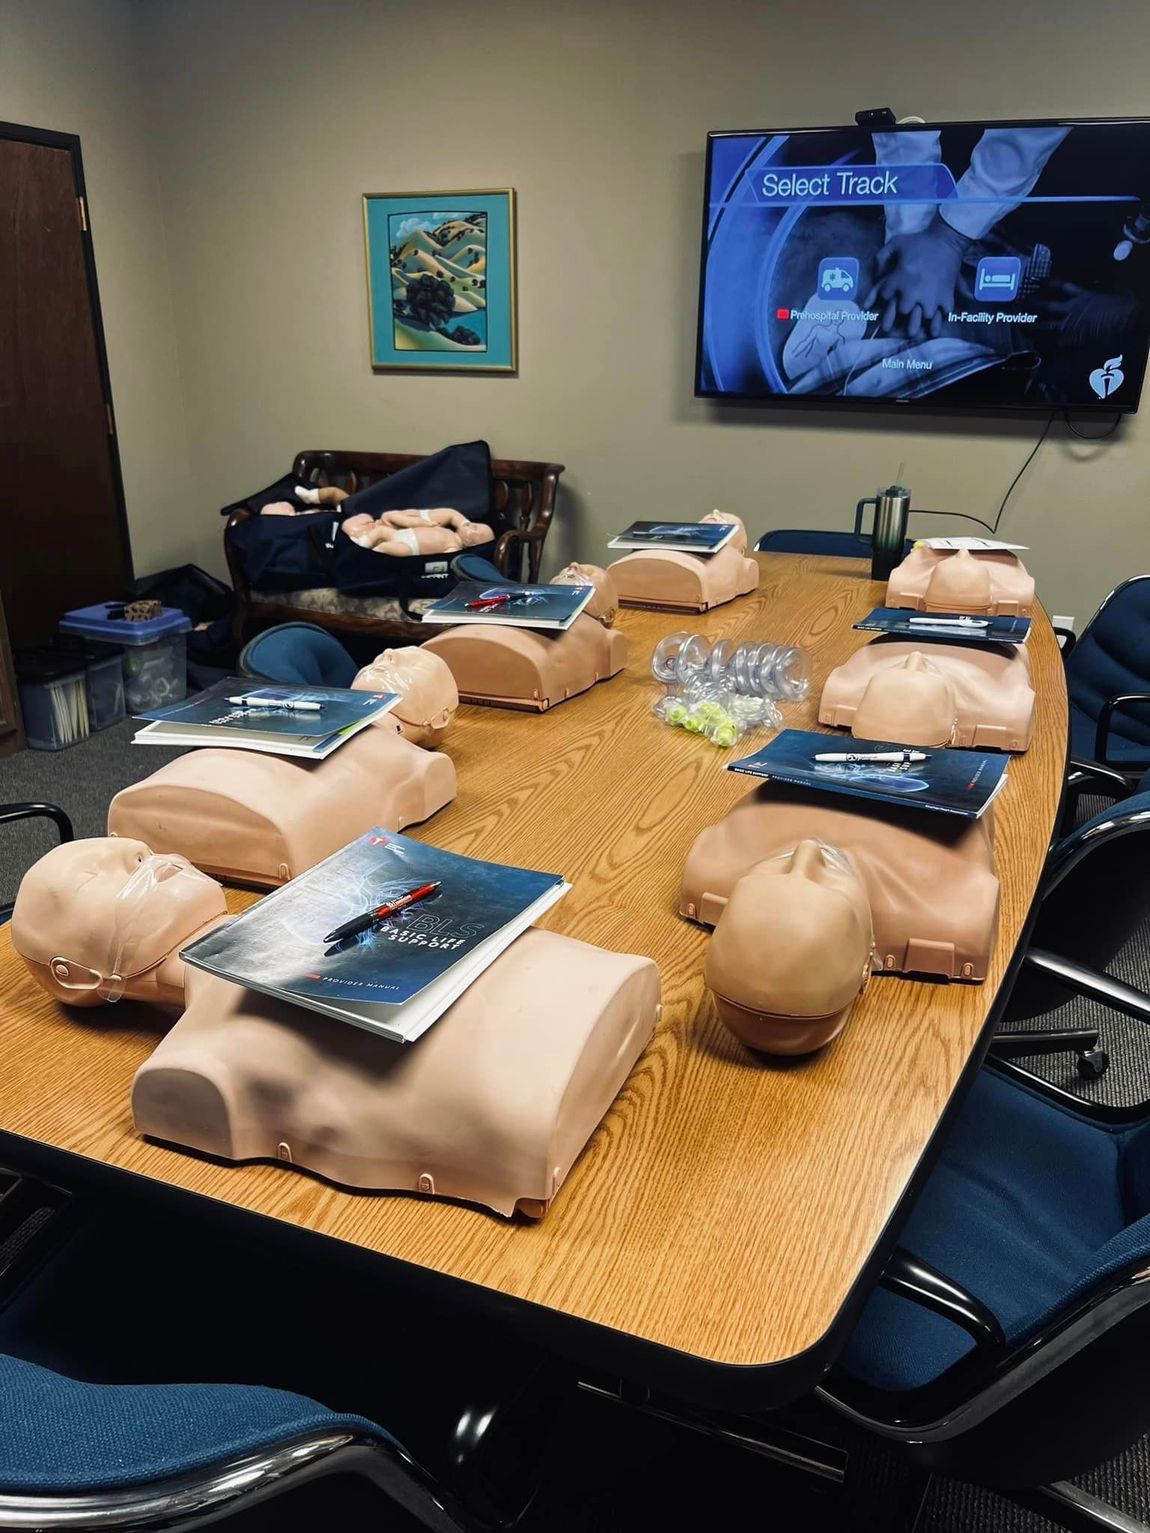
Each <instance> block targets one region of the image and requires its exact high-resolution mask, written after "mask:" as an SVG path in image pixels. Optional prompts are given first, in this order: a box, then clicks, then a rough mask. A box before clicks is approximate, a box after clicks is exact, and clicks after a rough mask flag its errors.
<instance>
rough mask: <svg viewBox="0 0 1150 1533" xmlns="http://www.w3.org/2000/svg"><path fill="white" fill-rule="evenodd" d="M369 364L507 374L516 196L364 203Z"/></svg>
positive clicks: (435, 196)
mask: <svg viewBox="0 0 1150 1533" xmlns="http://www.w3.org/2000/svg"><path fill="white" fill-rule="evenodd" d="M363 234H364V242H365V247H366V257H367V315H368V326H369V329H370V332H371V365H372V367H373V368H376V369H385V370H387V371H388V372H391V371H395V370H408V371H414V370H418V371H421V372H469V373H472V372H475V373H513V372H515V370H516V365H517V358H516V351H517V336H516V329H515V297H516V294H515V193H514V192H513V191H511V190H509V189H507V190H503V191H487V192H406V193H403V194H399V193H373V192H369V193H368V194H367V195H366V196H365V197H364V199H363Z"/></svg>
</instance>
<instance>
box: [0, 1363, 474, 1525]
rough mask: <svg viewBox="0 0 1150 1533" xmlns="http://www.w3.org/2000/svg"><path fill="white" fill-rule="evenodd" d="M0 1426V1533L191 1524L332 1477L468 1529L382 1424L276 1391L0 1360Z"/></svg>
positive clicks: (426, 1517) (422, 1518)
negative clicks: (353, 1477)
mask: <svg viewBox="0 0 1150 1533" xmlns="http://www.w3.org/2000/svg"><path fill="white" fill-rule="evenodd" d="M0 1418H2V1420H3V1430H2V1431H0V1528H23V1529H32V1528H36V1529H53V1528H61V1529H63V1528H69V1529H78V1528H104V1529H110V1530H118V1529H125V1530H126V1529H128V1528H131V1529H135V1530H142V1529H159V1528H168V1529H174V1528H193V1527H195V1528H200V1527H205V1526H207V1525H209V1524H211V1523H216V1522H220V1521H222V1520H224V1519H225V1518H227V1517H230V1516H231V1515H232V1514H233V1513H238V1512H240V1511H245V1510H247V1508H248V1507H251V1506H254V1505H256V1504H258V1503H260V1502H264V1501H268V1500H270V1499H271V1498H272V1497H274V1496H278V1495H280V1494H281V1493H283V1492H286V1491H290V1490H293V1489H295V1488H296V1487H298V1486H301V1485H303V1484H305V1483H307V1482H310V1481H314V1480H318V1479H320V1478H322V1477H325V1476H329V1475H336V1474H357V1475H360V1476H363V1477H366V1479H367V1480H369V1481H370V1482H371V1483H372V1484H373V1485H375V1486H377V1487H378V1488H379V1490H380V1491H382V1492H383V1494H384V1495H385V1496H387V1497H388V1498H389V1499H390V1500H391V1501H392V1502H393V1503H395V1504H396V1505H398V1506H400V1507H403V1508H404V1509H405V1510H406V1511H407V1512H408V1513H410V1515H411V1516H412V1517H413V1518H414V1519H415V1521H416V1522H417V1523H419V1524H420V1525H421V1526H422V1527H425V1528H431V1529H434V1530H436V1533H461V1530H464V1529H467V1528H469V1527H474V1526H475V1524H474V1523H471V1522H466V1521H464V1519H463V1514H462V1513H461V1512H460V1511H459V1509H458V1508H456V1507H455V1506H453V1505H452V1504H450V1503H449V1500H448V1498H447V1497H446V1495H445V1493H444V1492H443V1491H442V1490H441V1489H440V1488H438V1487H437V1486H436V1485H435V1484H434V1482H433V1481H432V1480H431V1479H430V1477H429V1476H428V1475H427V1474H426V1473H425V1472H424V1471H423V1470H422V1469H421V1468H420V1467H419V1465H418V1464H416V1463H415V1461H414V1460H413V1459H412V1458H411V1457H410V1455H409V1454H408V1453H407V1451H406V1449H404V1448H403V1447H402V1446H401V1444H399V1443H398V1442H397V1441H396V1440H395V1439H394V1438H393V1437H391V1436H390V1435H389V1434H388V1433H387V1432H385V1431H384V1430H383V1429H382V1428H380V1427H377V1426H375V1425H374V1424H373V1423H372V1422H370V1421H367V1420H365V1419H364V1418H363V1417H360V1416H350V1415H341V1414H339V1413H338V1412H336V1411H330V1410H327V1409H326V1408H325V1407H324V1406H322V1405H318V1404H316V1402H315V1401H314V1400H309V1399H307V1398H305V1397H304V1396H303V1395H295V1394H290V1393H288V1392H286V1391H284V1390H279V1389H264V1388H260V1387H256V1386H253V1385H247V1384H140V1385H135V1384H127V1385H126V1384H83V1383H79V1382H77V1381H76V1380H74V1379H69V1378H65V1377H64V1376H63V1375H62V1374H59V1373H52V1372H50V1371H49V1370H48V1369H46V1368H41V1367H38V1366H37V1365H36V1364H34V1363H26V1362H22V1361H20V1360H19V1359H17V1358H14V1357H5V1356H0ZM284 1526H285V1527H287V1526H289V1523H288V1521H286V1520H285V1522H284Z"/></svg>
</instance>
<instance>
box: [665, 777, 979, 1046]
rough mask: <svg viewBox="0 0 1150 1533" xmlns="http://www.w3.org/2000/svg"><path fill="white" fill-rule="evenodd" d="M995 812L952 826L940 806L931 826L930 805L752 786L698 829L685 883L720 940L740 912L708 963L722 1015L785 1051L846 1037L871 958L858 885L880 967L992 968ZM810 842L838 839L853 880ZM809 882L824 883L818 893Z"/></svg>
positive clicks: (696, 916)
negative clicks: (845, 803)
mask: <svg viewBox="0 0 1150 1533" xmlns="http://www.w3.org/2000/svg"><path fill="white" fill-rule="evenodd" d="M991 815H992V811H991V810H987V812H986V814H984V815H983V817H982V819H980V820H974V821H967V820H963V821H958V822H956V823H955V824H951V823H949V822H948V823H946V824H940V825H936V824H935V823H934V821H937V820H939V819H940V818H941V817H940V816H937V815H936V816H933V817H931V820H930V822H929V823H926V824H924V820H925V819H926V817H924V816H907V815H905V814H903V813H901V812H900V811H898V810H897V809H894V810H888V809H886V808H885V807H884V806H882V805H878V804H866V805H863V804H859V805H858V806H857V807H852V808H850V809H846V808H839V807H837V806H836V805H835V804H834V803H828V802H826V801H824V800H823V799H821V798H820V797H818V796H817V795H814V794H809V793H803V792H802V791H801V790H797V789H792V788H788V787H785V786H783V785H781V784H776V783H764V784H763V785H762V786H761V787H759V788H756V789H755V790H754V791H753V792H752V793H749V794H748V795H747V796H746V798H744V799H742V800H741V801H740V802H739V803H738V804H736V805H735V807H734V809H732V810H731V812H730V813H729V814H728V815H727V816H726V817H725V818H724V819H722V820H720V821H719V822H718V824H716V825H712V826H709V827H708V828H707V829H706V830H704V831H702V832H701V833H700V834H699V835H698V836H697V837H696V838H695V842H694V845H693V846H692V848H691V851H690V853H689V855H688V857H687V862H686V866H685V868H684V870H683V883H682V888H681V890H680V894H679V913H680V915H683V916H687V917H688V918H689V919H691V920H694V921H701V922H702V923H704V924H705V925H716V923H718V929H717V930H716V938H715V940H716V941H717V940H718V937H719V932H720V931H721V929H722V926H723V924H724V922H725V920H726V915H725V912H727V911H728V910H729V911H730V914H731V916H732V927H731V930H730V935H729V936H728V937H725V938H724V940H723V943H722V944H721V945H720V947H719V951H718V953H717V954H715V955H713V956H711V957H709V959H708V970H707V973H708V983H711V984H712V987H713V988H714V990H715V992H716V996H717V997H718V998H719V999H720V1001H721V1002H722V1004H721V1005H720V1013H721V1015H722V1016H723V1019H724V1021H726V1022H727V1024H728V1026H731V1027H732V1030H733V1031H734V1032H736V1033H737V1034H738V1036H739V1037H742V1038H744V1040H745V1041H748V1042H751V1040H752V1037H754V1038H757V1039H758V1040H759V1041H757V1042H752V1047H755V1048H766V1047H768V1044H769V1043H771V1041H772V1040H773V1047H772V1051H773V1052H778V1053H801V1052H805V1051H806V1050H807V1049H811V1048H817V1047H818V1046H819V1044H820V1042H825V1041H826V1040H827V1039H828V1038H830V1037H833V1036H834V1034H835V1032H837V1031H838V1030H839V1027H841V1025H842V1020H843V1012H844V1008H845V1007H846V1006H847V1005H848V1004H849V999H848V1000H844V999H843V997H844V994H845V993H846V991H847V988H848V982H849V981H850V978H851V976H852V975H854V976H855V993H857V992H858V991H859V990H861V988H862V985H863V982H864V972H866V973H869V970H870V967H871V965H870V963H869V962H868V963H867V964H866V965H865V966H864V965H862V964H860V963H859V962H858V961H857V960H858V954H859V952H860V950H861V938H860V937H859V935H858V933H859V931H860V930H861V929H862V918H861V914H860V911H861V905H860V904H859V902H858V899H857V897H856V896H855V895H853V894H851V893H850V886H851V885H854V886H855V887H856V888H857V890H859V891H861V893H862V895H863V896H865V903H866V906H867V908H868V910H869V920H870V922H871V923H873V934H874V959H873V966H874V968H876V969H880V970H885V971H887V972H891V973H910V974H932V975H938V976H940V977H942V978H945V979H966V980H981V979H985V978H986V970H987V965H988V963H989V961H990V955H991V952H992V951H993V948H994V941H995V937H996V935H997V931H998V903H999V887H998V879H997V878H996V877H995V874H994V849H993V829H992V824H991ZM810 842H819V843H822V844H823V845H824V846H825V847H831V848H837V850H838V852H839V853H840V854H843V861H844V863H845V864H846V866H847V867H848V868H849V869H850V875H849V878H848V877H845V876H844V875H843V872H842V868H841V867H839V866H837V865H835V866H832V864H831V862H830V861H829V860H828V859H827V858H825V857H824V858H822V859H821V860H816V859H815V858H814V857H813V856H812V854H811V852H810V851H809V850H807V851H806V852H804V853H803V854H802V855H800V854H799V851H797V850H796V849H798V848H802V847H803V845H804V843H810ZM788 858H790V859H791V861H790V862H789V864H787V865H786V866H784V863H785V862H786V859H788ZM771 859H775V862H774V864H771ZM779 859H782V861H779ZM813 870H817V873H818V876H817V877H814V876H813ZM783 872H785V873H787V874H788V875H789V876H787V877H785V878H784V877H781V876H780V874H781V873H783ZM803 881H805V882H806V883H808V884H810V883H814V884H817V885H819V886H820V887H819V888H818V889H817V891H816V892H815V893H813V894H812V893H811V891H810V890H808V889H806V888H804V887H803ZM743 885H745V886H746V887H743ZM736 891H738V899H737V900H736V898H735V895H736ZM830 893H834V894H835V895H836V896H837V898H836V899H835V900H832V899H830V898H829V894H830ZM844 900H845V902H846V903H845V905H844V904H843V901H844ZM848 906H849V907H850V909H851V910H853V912H854V916H851V917H850V918H849V919H848V911H847V907H848ZM855 917H857V920H856V919H855ZM756 931H757V932H758V933H759V936H757V937H756V935H755V933H756ZM774 935H778V936H779V938H780V940H779V941H778V942H775V941H774V940H773V936H774ZM784 939H785V940H784ZM714 945H715V944H714V942H713V943H712V947H714ZM804 954H805V955H806V958H807V959H808V960H809V962H808V963H807V970H808V972H807V976H806V980H805V981H804V982H803V983H802V984H800V983H799V981H798V979H797V974H798V969H799V968H800V967H801V955H804ZM772 1001H773V1003H774V1004H777V1005H778V1007H779V1010H778V1011H777V1012H776V1011H774V1010H773V1009H772ZM800 1023H801V1024H802V1025H800ZM764 1039H766V1040H768V1041H767V1042H764V1041H763V1040H764Z"/></svg>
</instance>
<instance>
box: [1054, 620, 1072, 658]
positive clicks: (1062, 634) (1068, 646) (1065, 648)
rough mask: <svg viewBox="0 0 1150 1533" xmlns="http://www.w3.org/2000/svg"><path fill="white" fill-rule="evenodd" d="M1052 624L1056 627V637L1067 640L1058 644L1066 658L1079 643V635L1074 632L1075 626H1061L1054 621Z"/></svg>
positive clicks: (1063, 656)
mask: <svg viewBox="0 0 1150 1533" xmlns="http://www.w3.org/2000/svg"><path fill="white" fill-rule="evenodd" d="M1050 626H1051V627H1052V628H1053V629H1054V637H1055V638H1056V639H1064V640H1065V641H1066V642H1065V643H1064V644H1060V645H1059V646H1058V648H1059V650H1060V651H1061V652H1062V658H1063V660H1065V659H1066V658H1067V656H1068V655H1069V654H1070V651H1071V650H1072V649H1073V648H1074V646H1075V645H1076V644H1077V643H1078V635H1077V634H1076V633H1075V632H1074V629H1073V628H1060V627H1059V626H1058V624H1057V623H1052V624H1051V625H1050Z"/></svg>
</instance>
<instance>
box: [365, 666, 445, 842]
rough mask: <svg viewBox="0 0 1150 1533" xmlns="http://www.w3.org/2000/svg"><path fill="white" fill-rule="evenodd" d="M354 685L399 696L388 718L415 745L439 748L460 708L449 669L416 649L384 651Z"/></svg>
mask: <svg viewBox="0 0 1150 1533" xmlns="http://www.w3.org/2000/svg"><path fill="white" fill-rule="evenodd" d="M351 685H352V689H353V691H361V692H398V693H399V696H400V700H399V702H398V703H396V705H395V707H394V708H393V709H392V710H391V713H390V715H389V717H390V718H393V719H394V720H395V721H396V723H397V724H398V725H399V730H400V733H401V734H402V735H403V738H404V739H405V740H410V741H411V743H412V745H423V746H426V747H428V748H430V747H432V746H435V745H438V744H439V742H440V741H441V740H442V739H443V738H444V736H445V735H446V734H447V731H448V729H449V728H450V727H451V721H452V719H453V718H454V717H455V710H456V709H457V708H458V707H459V689H458V688H457V687H456V685H455V677H454V676H453V675H452V674H451V671H450V669H449V668H448V666H447V665H446V664H445V663H444V661H442V660H441V659H440V658H439V656H438V655H433V654H432V653H431V652H430V651H429V650H426V649H420V648H419V647H418V646H417V645H410V646H409V647H408V648H407V649H385V650H383V651H382V652H381V653H380V654H378V655H376V657H375V659H374V660H373V661H372V662H371V664H370V665H365V666H364V667H363V669H362V670H360V671H358V672H357V673H356V677H355V680H354V681H353V682H352V684H351ZM385 818H386V817H385Z"/></svg>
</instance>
